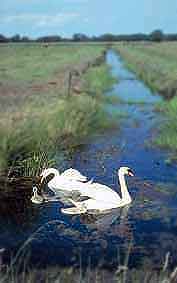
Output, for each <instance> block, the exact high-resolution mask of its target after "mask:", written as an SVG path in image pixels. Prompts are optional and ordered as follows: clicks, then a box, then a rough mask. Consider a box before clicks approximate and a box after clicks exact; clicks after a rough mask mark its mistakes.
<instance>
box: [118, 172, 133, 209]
mask: <svg viewBox="0 0 177 283" xmlns="http://www.w3.org/2000/svg"><path fill="white" fill-rule="evenodd" d="M119 183H120V188H121V194H122V201H123V202H125V203H127V204H128V203H130V202H131V200H132V199H131V196H130V194H129V192H128V189H127V185H126V182H125V175H124V174H123V173H121V172H119Z"/></svg>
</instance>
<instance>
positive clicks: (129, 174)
mask: <svg viewBox="0 0 177 283" xmlns="http://www.w3.org/2000/svg"><path fill="white" fill-rule="evenodd" d="M128 176H131V177H133V176H134V173H133V171H132V170H131V169H129V170H128Z"/></svg>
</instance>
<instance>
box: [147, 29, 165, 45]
mask: <svg viewBox="0 0 177 283" xmlns="http://www.w3.org/2000/svg"><path fill="white" fill-rule="evenodd" d="M163 39H164V34H163V31H162V30H160V29H157V30H154V31H153V32H152V33H151V34H150V40H152V41H157V42H160V41H162V40H163Z"/></svg>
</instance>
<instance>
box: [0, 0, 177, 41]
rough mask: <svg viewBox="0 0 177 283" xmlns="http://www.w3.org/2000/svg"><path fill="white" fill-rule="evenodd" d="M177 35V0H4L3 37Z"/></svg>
mask: <svg viewBox="0 0 177 283" xmlns="http://www.w3.org/2000/svg"><path fill="white" fill-rule="evenodd" d="M155 29H162V30H163V31H164V32H166V33H177V0H1V4H0V34H4V35H6V36H12V35H14V34H20V35H22V36H30V37H33V38H35V37H39V36H44V35H61V36H63V37H71V36H72V35H73V34H74V33H84V34H87V35H89V36H92V35H101V34H104V33H113V34H132V33H139V32H140V33H150V32H152V31H153V30H155Z"/></svg>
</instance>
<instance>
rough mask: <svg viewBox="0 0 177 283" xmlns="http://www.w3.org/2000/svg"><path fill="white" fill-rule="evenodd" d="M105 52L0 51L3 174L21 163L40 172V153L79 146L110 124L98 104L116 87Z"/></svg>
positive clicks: (70, 48)
mask: <svg viewBox="0 0 177 283" xmlns="http://www.w3.org/2000/svg"><path fill="white" fill-rule="evenodd" d="M104 50H105V47H104V46H99V45H65V46H63V45H56V44H53V45H52V44H51V45H41V44H24V45H23V44H10V45H2V46H0V78H1V79H0V105H1V107H0V169H1V170H4V169H7V168H9V166H17V165H18V166H21V165H19V162H20V164H21V162H23V164H24V161H25V164H26V165H25V166H28V165H29V164H33V165H32V166H33V167H35V163H36V166H37V167H38V166H39V164H38V160H39V159H40V160H41V158H39V156H38V154H39V155H40V154H41V152H42V153H43V152H47V154H49V153H50V152H51V153H54V152H55V150H56V148H63V147H65V146H69V147H72V146H73V145H77V144H80V143H82V142H83V140H84V139H86V138H88V137H90V136H91V135H92V134H93V133H95V132H99V131H100V130H103V129H105V128H107V127H109V126H110V125H111V124H112V118H111V117H108V113H106V111H105V109H104V103H105V102H104V101H103V100H102V99H101V94H102V93H103V91H104V90H105V89H106V88H109V87H110V86H111V85H112V83H113V82H114V79H113V78H112V77H111V75H110V72H109V68H108V67H107V66H106V65H105V64H104V60H103V59H104V56H103V51H104ZM73 71H74V73H75V75H74V77H73V76H72V81H71V83H69V73H70V72H73ZM68 89H70V90H69V93H70V97H68ZM37 153H38V154H37ZM36 154H37V155H36ZM36 156H37V157H36ZM46 160H48V158H46V155H45V162H46ZM28 161H29V162H28ZM42 161H43V160H41V161H40V162H41V164H40V166H43V165H42ZM30 166H31V165H30ZM33 169H34V168H33ZM28 172H31V171H30V170H28ZM34 172H35V170H33V173H34ZM29 174H30V173H29Z"/></svg>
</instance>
